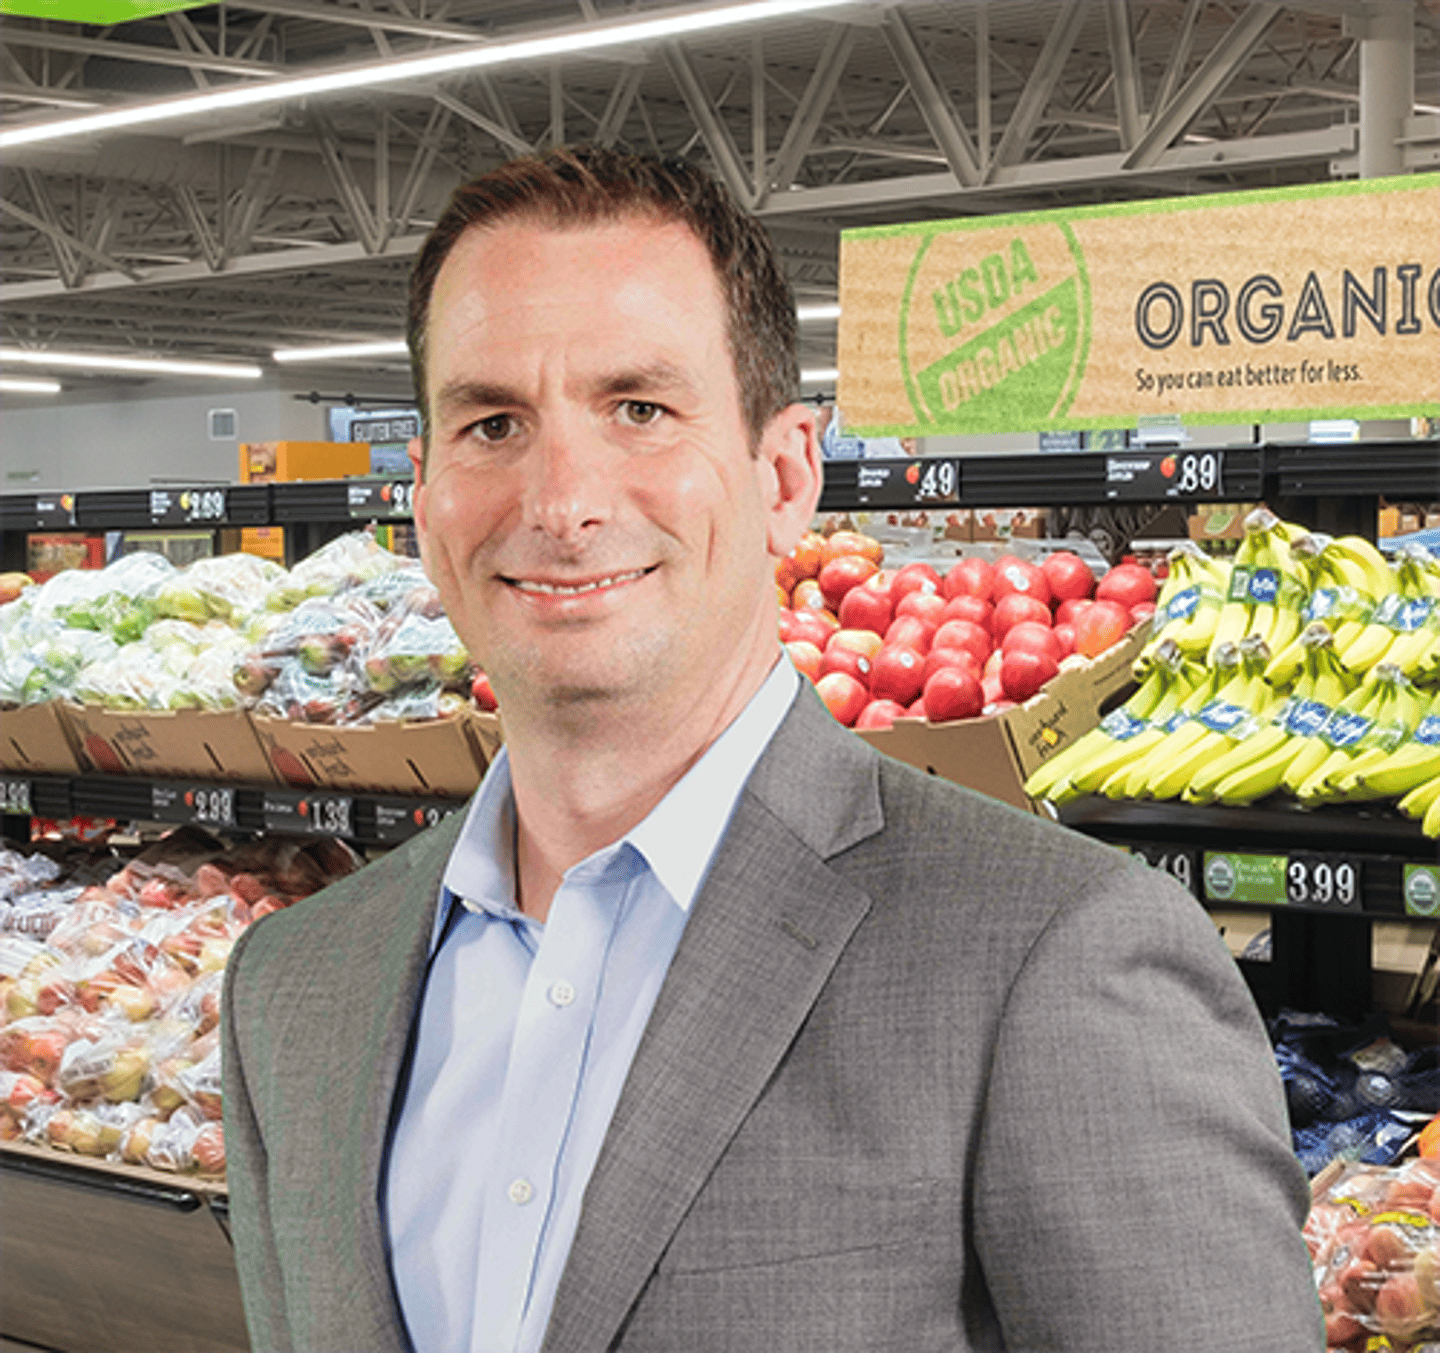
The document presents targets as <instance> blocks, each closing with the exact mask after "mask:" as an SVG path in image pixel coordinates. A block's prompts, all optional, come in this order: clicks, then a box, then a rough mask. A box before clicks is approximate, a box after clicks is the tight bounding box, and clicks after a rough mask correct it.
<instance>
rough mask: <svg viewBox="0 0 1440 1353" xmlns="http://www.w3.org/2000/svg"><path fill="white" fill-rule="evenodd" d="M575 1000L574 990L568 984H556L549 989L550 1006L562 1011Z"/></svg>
mask: <svg viewBox="0 0 1440 1353" xmlns="http://www.w3.org/2000/svg"><path fill="white" fill-rule="evenodd" d="M574 999H575V988H574V987H572V986H571V985H570V983H569V982H556V983H554V984H553V985H552V986H551V988H550V1004H551V1005H558V1006H560V1007H561V1008H562V1009H563V1008H564V1007H565V1006H567V1005H569V1004H570V1002H571V1001H573V1000H574Z"/></svg>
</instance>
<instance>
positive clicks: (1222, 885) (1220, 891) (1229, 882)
mask: <svg viewBox="0 0 1440 1353" xmlns="http://www.w3.org/2000/svg"><path fill="white" fill-rule="evenodd" d="M1234 893H1235V865H1234V863H1233V862H1232V861H1231V859H1230V857H1229V856H1228V855H1209V856H1207V857H1206V859H1205V895H1206V896H1207V897H1210V898H1214V899H1216V900H1218V901H1221V902H1224V901H1226V900H1227V899H1228V898H1230V897H1232V896H1234Z"/></svg>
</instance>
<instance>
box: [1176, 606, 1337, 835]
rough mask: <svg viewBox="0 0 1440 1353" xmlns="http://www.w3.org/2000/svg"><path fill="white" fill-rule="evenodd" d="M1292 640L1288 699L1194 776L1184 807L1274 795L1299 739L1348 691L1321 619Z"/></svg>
mask: <svg viewBox="0 0 1440 1353" xmlns="http://www.w3.org/2000/svg"><path fill="white" fill-rule="evenodd" d="M1297 642H1298V644H1299V645H1300V649H1301V652H1302V655H1303V656H1302V660H1301V661H1302V667H1301V670H1300V673H1299V675H1298V677H1297V679H1296V681H1295V684H1294V686H1293V688H1292V689H1291V691H1290V695H1289V697H1288V698H1287V699H1284V700H1281V701H1279V702H1278V703H1277V704H1276V705H1275V706H1274V707H1273V708H1272V710H1271V713H1270V718H1269V720H1268V721H1267V722H1266V723H1265V725H1264V727H1263V728H1261V729H1259V730H1258V731H1257V732H1255V733H1254V734H1252V735H1251V736H1250V737H1247V738H1244V739H1242V740H1240V741H1239V742H1237V743H1236V745H1235V746H1233V747H1232V748H1230V750H1229V751H1227V752H1224V753H1223V754H1222V755H1220V756H1218V757H1216V758H1215V759H1214V760H1213V761H1209V762H1207V763H1206V764H1205V765H1203V766H1202V767H1201V768H1200V769H1199V770H1198V771H1197V772H1196V774H1195V776H1194V778H1192V779H1191V781H1190V783H1189V785H1188V786H1187V787H1186V788H1185V790H1184V792H1183V794H1182V795H1181V797H1182V798H1183V799H1184V800H1185V801H1186V802H1187V803H1212V802H1214V803H1222V804H1226V805H1227V806H1238V805H1240V804H1246V803H1251V802H1253V801H1254V800H1255V799H1260V798H1264V797H1265V796H1266V795H1267V794H1272V793H1274V792H1275V790H1276V789H1278V788H1279V786H1280V781H1281V777H1282V776H1283V775H1284V773H1285V770H1286V768H1287V767H1288V766H1289V764H1290V762H1291V761H1292V760H1293V759H1294V757H1295V756H1296V755H1297V754H1298V753H1299V751H1300V750H1301V747H1302V746H1303V745H1304V740H1305V739H1306V738H1307V737H1313V736H1315V735H1316V734H1318V733H1319V731H1320V730H1321V729H1322V728H1323V727H1324V726H1325V724H1326V722H1327V721H1328V720H1329V718H1330V716H1331V715H1332V714H1333V713H1334V711H1335V709H1336V708H1337V707H1338V706H1339V705H1340V702H1341V701H1342V700H1344V698H1345V697H1346V695H1348V694H1349V693H1350V691H1351V690H1352V689H1353V687H1354V686H1355V684H1356V683H1355V680H1354V678H1352V677H1351V676H1350V674H1349V673H1348V672H1346V671H1345V669H1344V668H1343V667H1342V666H1341V665H1340V660H1339V658H1338V657H1337V655H1336V653H1335V641H1334V637H1333V636H1332V634H1331V633H1330V629H1329V627H1328V626H1327V625H1326V624H1325V622H1324V621H1321V620H1316V621H1312V622H1311V623H1310V624H1309V625H1307V626H1306V627H1305V629H1304V630H1303V631H1302V632H1301V634H1300V638H1299V640H1298V641H1297ZM1271 666H1272V667H1273V666H1274V663H1273V661H1272V663H1271ZM1269 671H1270V669H1269V668H1267V669H1266V677H1267V678H1268V676H1269Z"/></svg>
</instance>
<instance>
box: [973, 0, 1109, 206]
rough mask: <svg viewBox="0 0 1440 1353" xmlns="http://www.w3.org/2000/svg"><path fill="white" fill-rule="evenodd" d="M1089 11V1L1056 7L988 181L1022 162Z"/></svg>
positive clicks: (1077, 0)
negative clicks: (1054, 20) (1053, 21)
mask: <svg viewBox="0 0 1440 1353" xmlns="http://www.w3.org/2000/svg"><path fill="white" fill-rule="evenodd" d="M1089 8H1090V0H1071V3H1069V4H1065V5H1061V6H1060V19H1059V22H1057V23H1056V24H1055V25H1054V26H1053V27H1052V28H1051V29H1050V32H1049V33H1048V34H1047V35H1046V38H1045V45H1044V46H1043V47H1042V48H1041V49H1040V55H1039V56H1038V57H1036V59H1035V65H1034V67H1033V68H1032V69H1031V71H1030V78H1029V79H1028V80H1026V81H1025V88H1024V89H1023V90H1021V91H1020V97H1019V99H1018V100H1017V101H1016V104H1015V107H1014V110H1013V111H1012V112H1011V114H1010V120H1009V121H1008V122H1007V123H1006V124H1005V130H1004V131H1003V132H1002V133H1001V134H1000V144H999V145H998V146H996V147H995V155H994V157H993V158H992V159H991V161H990V166H989V169H988V171H987V177H988V178H994V177H995V176H996V175H997V173H998V172H999V170H1000V169H1001V168H1003V167H1006V166H1009V165H1014V164H1019V163H1020V161H1021V160H1022V159H1024V157H1025V147H1026V146H1028V145H1029V144H1030V138H1031V136H1032V135H1034V132H1035V128H1036V127H1037V126H1038V125H1039V123H1040V115H1041V114H1042V113H1043V112H1044V111H1045V108H1046V106H1047V105H1048V104H1049V102H1050V96H1051V94H1053V93H1054V92H1055V86H1056V85H1057V84H1058V83H1059V82H1060V72H1061V71H1062V70H1063V69H1064V68H1065V60H1066V58H1067V57H1068V56H1069V55H1070V49H1071V48H1072V47H1074V45H1075V39H1076V38H1077V37H1079V36H1080V29H1081V26H1082V25H1083V24H1084V22H1085V17H1086V11H1087V10H1088V9H1089Z"/></svg>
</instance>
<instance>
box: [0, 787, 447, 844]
mask: <svg viewBox="0 0 1440 1353" xmlns="http://www.w3.org/2000/svg"><path fill="white" fill-rule="evenodd" d="M0 780H3V781H4V782H5V784H6V786H7V790H8V789H9V787H11V786H13V785H15V784H17V783H21V784H23V785H24V786H25V788H26V791H27V793H28V802H29V805H30V812H29V813H28V814H23V813H22V814H16V812H15V810H14V809H12V808H10V807H9V804H10V803H12V802H14V800H13V799H12V798H10V796H9V794H8V793H7V796H6V802H5V805H4V807H5V810H6V811H7V812H9V813H10V814H11V815H20V816H34V817H40V818H48V819H51V820H56V821H58V820H62V819H65V818H70V817H94V818H115V819H118V820H120V821H127V822H128V821H134V822H163V823H174V824H175V825H177V826H178V825H181V824H182V823H185V822H191V823H194V824H196V825H198V826H202V827H206V828H208V829H211V830H215V831H221V832H224V831H239V832H262V831H265V830H267V829H276V830H278V828H274V826H273V823H272V822H271V821H270V820H269V819H268V818H267V815H266V811H265V799H266V796H267V795H269V796H270V797H271V798H272V799H273V798H276V797H279V798H288V799H297V798H301V797H306V798H309V799H327V800H336V799H347V800H349V801H350V804H351V811H350V812H349V814H348V820H349V823H350V828H351V829H350V831H348V832H347V833H345V834H344V835H345V839H346V840H348V841H352V842H354V843H355V844H357V845H383V846H394V845H399V844H400V843H401V842H402V841H405V840H407V839H408V838H409V837H411V836H413V835H415V834H416V833H418V832H420V831H423V830H424V829H425V828H426V827H429V826H433V825H434V824H435V823H437V822H439V821H440V820H441V819H442V818H444V817H447V816H449V815H450V814H451V813H453V812H457V811H458V810H460V809H462V808H464V807H465V805H466V804H467V803H468V802H469V800H468V799H459V798H455V799H445V798H436V797H433V796H428V797H422V796H419V795H414V794H406V793H404V792H402V791H397V792H394V793H378V792H377V793H361V792H357V791H351V790H346V789H326V788H323V787H321V786H314V787H312V788H310V789H303V790H302V789H299V788H294V787H282V786H280V785H258V784H238V785H225V784H217V783H216V782H212V781H201V780H198V779H193V780H183V779H182V780H175V779H148V778H146V779H141V778H139V777H131V776H124V775H79V776H64V775H26V774H25V773H23V772H17V771H5V772H0ZM216 789H221V790H226V789H229V790H233V793H234V798H233V800H232V801H231V803H230V816H229V819H228V820H225V821H216V820H215V818H214V808H215V800H214V798H213V791H215V790H216ZM202 790H203V791H212V796H211V797H210V798H209V799H205V798H204V796H203V795H202V802H201V805H200V806H198V807H191V806H189V805H190V801H189V799H187V794H193V793H194V792H195V791H202ZM157 802H163V803H165V804H169V805H173V808H174V811H173V812H172V811H167V810H165V809H157V807H156V805H157ZM207 808H208V809H209V810H210V816H209V817H207V816H206V809H207ZM299 820H300V821H303V820H304V819H303V818H302V819H299ZM317 834H324V833H317Z"/></svg>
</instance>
